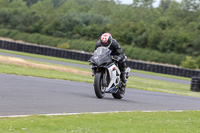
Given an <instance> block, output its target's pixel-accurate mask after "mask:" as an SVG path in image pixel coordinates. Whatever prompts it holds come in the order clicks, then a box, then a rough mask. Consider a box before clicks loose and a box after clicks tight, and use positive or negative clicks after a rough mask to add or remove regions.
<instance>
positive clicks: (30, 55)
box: [0, 49, 191, 80]
mask: <svg viewBox="0 0 200 133" xmlns="http://www.w3.org/2000/svg"><path fill="white" fill-rule="evenodd" d="M0 52H3V53H10V54H16V55H22V56H29V57H35V58H41V59H49V60H56V61H63V62H69V63H75V64H82V65H89V63H88V62H84V61H77V60H70V59H63V58H56V57H50V56H44V55H37V54H29V53H24V52H16V51H10V50H3V49H0ZM132 72H133V71H132ZM134 72H136V73H143V74H149V75H155V76H162V77H168V78H175V79H182V80H191V79H190V78H185V77H179V76H172V75H166V74H159V73H153V72H147V71H140V70H134Z"/></svg>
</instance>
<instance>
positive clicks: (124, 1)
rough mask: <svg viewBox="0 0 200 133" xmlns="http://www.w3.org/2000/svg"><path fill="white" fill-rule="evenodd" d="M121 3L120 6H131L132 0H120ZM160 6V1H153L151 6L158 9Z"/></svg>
mask: <svg viewBox="0 0 200 133" xmlns="http://www.w3.org/2000/svg"><path fill="white" fill-rule="evenodd" d="M120 1H121V2H122V4H132V2H133V0H120ZM176 1H179V2H180V1H181V0H176ZM159 4H160V0H155V2H154V4H153V6H154V7H158V6H159Z"/></svg>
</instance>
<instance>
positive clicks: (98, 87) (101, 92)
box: [94, 72, 105, 98]
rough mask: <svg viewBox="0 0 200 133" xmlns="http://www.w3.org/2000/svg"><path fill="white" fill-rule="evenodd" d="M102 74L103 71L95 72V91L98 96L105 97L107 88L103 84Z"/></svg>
mask: <svg viewBox="0 0 200 133" xmlns="http://www.w3.org/2000/svg"><path fill="white" fill-rule="evenodd" d="M102 75H103V73H102V72H98V73H96V74H95V78H94V91H95V94H96V96H97V98H103V97H104V96H105V89H104V87H103V86H102V85H103V80H102V77H103V76H102Z"/></svg>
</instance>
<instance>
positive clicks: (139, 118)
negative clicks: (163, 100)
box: [0, 111, 200, 133]
mask: <svg viewBox="0 0 200 133" xmlns="http://www.w3.org/2000/svg"><path fill="white" fill-rule="evenodd" d="M199 118H200V112H199V111H184V112H137V111H136V112H129V113H127V112H126V113H125V112H121V113H105V114H90V113H88V114H79V115H63V116H44V115H43V116H38V115H35V116H29V117H22V118H0V132H1V133H10V132H13V133H72V132H73V133H74V132H75V133H90V132H93V133H165V132H167V133H198V132H200V125H199V123H200V119H199Z"/></svg>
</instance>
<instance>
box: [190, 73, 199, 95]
mask: <svg viewBox="0 0 200 133" xmlns="http://www.w3.org/2000/svg"><path fill="white" fill-rule="evenodd" d="M190 90H191V91H197V92H200V76H193V77H192V81H191V88H190Z"/></svg>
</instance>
